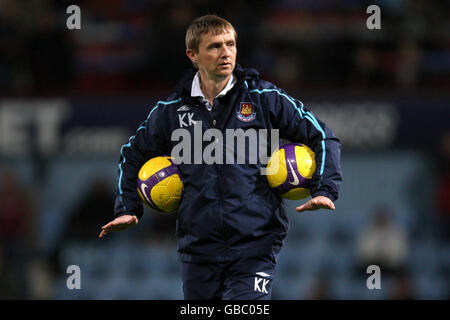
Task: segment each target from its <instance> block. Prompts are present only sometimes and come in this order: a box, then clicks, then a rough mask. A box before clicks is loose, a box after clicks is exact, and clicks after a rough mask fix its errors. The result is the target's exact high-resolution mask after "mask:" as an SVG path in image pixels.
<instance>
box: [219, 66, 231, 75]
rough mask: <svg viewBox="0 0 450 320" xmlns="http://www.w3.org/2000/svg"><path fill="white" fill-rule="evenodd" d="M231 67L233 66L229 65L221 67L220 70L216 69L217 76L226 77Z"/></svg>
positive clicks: (229, 73)
mask: <svg viewBox="0 0 450 320" xmlns="http://www.w3.org/2000/svg"><path fill="white" fill-rule="evenodd" d="M233 69H234V68H233V67H231V66H230V67H228V68H225V69H222V70H218V71H217V73H216V75H217V76H218V77H221V78H226V77H228V76H230V75H231V74H232V73H233Z"/></svg>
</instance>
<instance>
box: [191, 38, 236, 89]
mask: <svg viewBox="0 0 450 320" xmlns="http://www.w3.org/2000/svg"><path fill="white" fill-rule="evenodd" d="M186 53H187V55H188V56H189V58H190V59H191V60H192V61H193V62H195V63H196V64H197V67H198V69H199V70H200V74H202V75H203V76H206V77H208V78H209V79H214V80H222V79H226V78H228V77H229V76H230V75H231V73H232V72H233V70H234V66H235V64H236V53H237V49H236V39H235V37H234V33H233V31H232V30H231V29H227V30H226V31H225V33H222V34H219V35H214V34H213V33H211V32H209V33H207V34H204V35H202V36H201V38H200V43H199V45H198V52H195V51H194V50H190V49H188V50H187V52H186Z"/></svg>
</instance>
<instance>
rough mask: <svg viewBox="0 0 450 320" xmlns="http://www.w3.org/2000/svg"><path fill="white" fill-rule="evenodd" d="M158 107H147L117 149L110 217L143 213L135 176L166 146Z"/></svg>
mask: <svg viewBox="0 0 450 320" xmlns="http://www.w3.org/2000/svg"><path fill="white" fill-rule="evenodd" d="M158 107H159V105H158V104H156V105H155V106H154V107H153V108H152V109H151V111H150V113H149V115H148V117H147V119H146V120H145V121H144V122H143V123H141V125H140V126H139V128H138V129H137V130H136V133H135V134H134V135H133V136H131V137H130V139H129V140H128V143H127V144H125V145H123V146H122V148H121V149H120V161H119V170H118V174H117V186H116V200H115V204H114V218H117V217H120V216H122V215H125V214H129V215H135V216H136V217H137V218H138V219H140V218H141V217H142V215H143V204H142V201H141V200H140V198H139V196H138V194H137V191H136V188H137V176H138V173H139V170H140V168H141V167H142V165H143V164H144V163H145V162H146V161H148V160H149V159H151V158H153V157H156V156H160V155H164V151H165V146H166V142H165V138H164V137H166V135H165V132H164V126H163V125H162V124H163V123H167V122H165V121H162V119H161V118H162V117H163V114H162V112H161V108H160V109H158Z"/></svg>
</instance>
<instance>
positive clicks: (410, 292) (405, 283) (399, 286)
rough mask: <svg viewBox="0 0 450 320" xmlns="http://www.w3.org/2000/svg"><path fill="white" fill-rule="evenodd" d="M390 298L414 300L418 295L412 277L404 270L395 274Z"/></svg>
mask: <svg viewBox="0 0 450 320" xmlns="http://www.w3.org/2000/svg"><path fill="white" fill-rule="evenodd" d="M387 298H388V299H389V300H414V299H416V295H415V292H414V288H413V285H412V283H411V280H410V277H409V276H408V275H407V274H406V273H404V272H402V273H398V274H396V275H394V277H393V279H392V287H391V289H390V293H389V295H388V297H387Z"/></svg>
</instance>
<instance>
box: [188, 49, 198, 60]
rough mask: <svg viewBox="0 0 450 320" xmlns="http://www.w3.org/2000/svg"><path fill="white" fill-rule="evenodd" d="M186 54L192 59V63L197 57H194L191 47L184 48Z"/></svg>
mask: <svg viewBox="0 0 450 320" xmlns="http://www.w3.org/2000/svg"><path fill="white" fill-rule="evenodd" d="M186 55H187V56H188V58H189V59H190V60H191V61H192V63H195V62H196V60H197V58H196V57H195V51H194V50H192V49H187V50H186Z"/></svg>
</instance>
